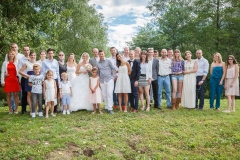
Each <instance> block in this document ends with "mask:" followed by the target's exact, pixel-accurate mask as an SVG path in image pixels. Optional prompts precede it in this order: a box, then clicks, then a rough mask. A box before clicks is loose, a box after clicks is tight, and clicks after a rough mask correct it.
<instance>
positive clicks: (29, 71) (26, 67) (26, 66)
mask: <svg viewBox="0 0 240 160" xmlns="http://www.w3.org/2000/svg"><path fill="white" fill-rule="evenodd" d="M34 64H38V62H37V61H36V53H35V52H31V53H30V54H29V60H28V61H26V63H25V64H23V66H22V68H21V69H20V70H19V74H20V75H22V76H23V77H25V78H26V79H27V80H26V81H25V89H24V90H25V91H27V102H28V105H29V107H30V114H31V113H32V92H31V90H32V87H31V86H29V85H28V79H29V77H30V76H31V75H33V65H34ZM24 70H27V73H25V72H24ZM35 110H36V108H35Z"/></svg>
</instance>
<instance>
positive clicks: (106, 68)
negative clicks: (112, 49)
mask: <svg viewBox="0 0 240 160" xmlns="http://www.w3.org/2000/svg"><path fill="white" fill-rule="evenodd" d="M99 57H100V60H99V62H98V64H97V67H98V74H99V77H100V86H101V89H102V96H103V99H104V102H105V110H107V111H109V113H110V114H114V112H113V108H112V106H113V90H114V81H113V79H114V76H115V72H116V69H115V67H114V66H113V64H112V62H111V61H110V60H109V59H106V58H105V54H104V51H102V50H99Z"/></svg>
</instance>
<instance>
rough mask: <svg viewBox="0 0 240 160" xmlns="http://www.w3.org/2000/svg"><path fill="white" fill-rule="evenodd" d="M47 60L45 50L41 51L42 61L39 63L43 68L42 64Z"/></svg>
mask: <svg viewBox="0 0 240 160" xmlns="http://www.w3.org/2000/svg"><path fill="white" fill-rule="evenodd" d="M45 59H46V52H45V51H44V50H41V51H40V60H38V61H37V62H38V63H39V64H40V66H41V67H42V63H43V61H45Z"/></svg>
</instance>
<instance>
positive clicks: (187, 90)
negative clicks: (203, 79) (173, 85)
mask: <svg viewBox="0 0 240 160" xmlns="http://www.w3.org/2000/svg"><path fill="white" fill-rule="evenodd" d="M185 57H186V59H187V60H186V61H185V62H184V72H183V73H184V77H183V90H182V99H181V104H182V106H183V107H186V108H189V109H193V108H195V106H196V76H195V73H196V71H197V68H198V66H197V62H196V61H195V60H193V59H192V53H191V52H190V51H186V52H185Z"/></svg>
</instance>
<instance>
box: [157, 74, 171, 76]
mask: <svg viewBox="0 0 240 160" xmlns="http://www.w3.org/2000/svg"><path fill="white" fill-rule="evenodd" d="M158 76H159V77H167V76H169V75H168V74H167V75H158Z"/></svg>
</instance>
